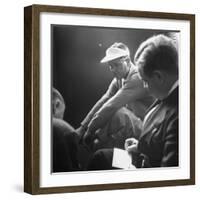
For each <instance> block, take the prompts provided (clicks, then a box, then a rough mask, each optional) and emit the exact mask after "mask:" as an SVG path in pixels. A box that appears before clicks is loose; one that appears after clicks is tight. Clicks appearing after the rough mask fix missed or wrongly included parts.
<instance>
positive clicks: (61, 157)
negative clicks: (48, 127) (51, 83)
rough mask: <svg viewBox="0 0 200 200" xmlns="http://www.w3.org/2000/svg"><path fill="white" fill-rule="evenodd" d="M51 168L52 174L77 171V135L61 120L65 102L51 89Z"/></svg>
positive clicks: (56, 91)
mask: <svg viewBox="0 0 200 200" xmlns="http://www.w3.org/2000/svg"><path fill="white" fill-rule="evenodd" d="M52 97H53V99H52V110H53V111H52V114H53V117H52V127H53V168H52V172H66V171H74V170H79V163H78V159H77V151H78V149H77V138H76V137H77V135H76V134H75V130H74V128H73V127H72V126H70V125H69V124H68V123H67V122H65V121H64V120H63V116H64V111H65V102H64V99H63V97H62V96H61V94H60V93H59V92H58V90H56V89H55V88H53V96H52Z"/></svg>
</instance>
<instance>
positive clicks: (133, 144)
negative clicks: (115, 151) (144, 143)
mask: <svg viewBox="0 0 200 200" xmlns="http://www.w3.org/2000/svg"><path fill="white" fill-rule="evenodd" d="M124 148H125V150H126V151H128V152H129V153H138V140H136V139H135V138H128V139H126V141H125V144H124Z"/></svg>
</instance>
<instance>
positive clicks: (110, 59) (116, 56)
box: [100, 55, 125, 63]
mask: <svg viewBox="0 0 200 200" xmlns="http://www.w3.org/2000/svg"><path fill="white" fill-rule="evenodd" d="M123 56H125V55H120V56H119V55H115V56H105V57H104V58H103V59H102V60H101V61H100V62H101V63H107V62H110V61H112V60H115V59H117V58H121V57H123Z"/></svg>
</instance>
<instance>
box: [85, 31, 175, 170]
mask: <svg viewBox="0 0 200 200" xmlns="http://www.w3.org/2000/svg"><path fill="white" fill-rule="evenodd" d="M134 61H135V64H136V65H137V67H138V71H139V75H140V78H141V80H142V81H143V83H144V86H145V87H146V88H148V90H149V92H150V93H151V94H152V95H153V96H154V97H155V98H157V101H156V102H155V103H154V104H153V105H152V106H151V108H150V109H149V112H148V113H147V115H146V116H145V118H144V121H143V128H142V133H141V135H140V137H139V139H135V138H129V139H127V140H126V142H125V149H126V150H127V151H128V152H130V153H132V155H133V157H134V162H133V163H134V165H135V166H136V167H171V166H178V164H179V162H178V52H177V49H176V46H175V44H174V41H173V40H172V39H170V38H168V37H166V36H164V35H157V36H153V37H151V38H149V39H147V40H146V41H144V42H143V43H142V44H141V45H140V47H139V48H138V50H137V52H136V54H135V59H134ZM133 92H134V91H133ZM112 157H113V150H112V149H104V150H99V151H97V152H96V153H95V154H94V156H93V158H92V159H91V162H90V163H89V166H88V169H89V170H101V169H111V168H112Z"/></svg>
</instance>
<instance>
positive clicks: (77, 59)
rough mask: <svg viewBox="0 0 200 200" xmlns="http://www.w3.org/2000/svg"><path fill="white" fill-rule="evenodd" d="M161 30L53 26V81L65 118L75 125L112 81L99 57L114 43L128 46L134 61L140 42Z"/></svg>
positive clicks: (76, 125)
mask: <svg viewBox="0 0 200 200" xmlns="http://www.w3.org/2000/svg"><path fill="white" fill-rule="evenodd" d="M158 33H166V34H167V32H165V31H162V30H144V29H119V28H104V27H100V28H99V27H87V26H84V27H81V26H68V25H52V83H53V87H55V88H56V89H58V90H59V91H60V93H61V94H62V96H63V97H64V100H65V103H66V112H65V116H64V120H66V121H67V122H69V123H70V124H71V125H72V126H73V127H74V128H78V127H79V125H80V123H81V121H82V120H83V119H84V117H85V116H86V115H87V113H88V112H89V110H90V109H91V108H92V106H93V105H94V104H95V102H96V101H97V100H98V99H99V98H100V97H101V96H102V95H103V94H104V92H105V91H106V90H107V87H108V86H109V83H110V82H111V80H112V78H113V77H112V74H111V72H110V71H109V67H108V66H106V64H101V63H100V60H101V59H102V58H103V57H104V56H105V51H106V49H107V48H108V47H109V46H110V45H112V44H113V43H114V42H123V43H125V44H126V45H128V47H129V49H130V53H131V58H132V60H133V58H134V54H135V52H136V50H137V48H138V46H139V44H140V43H141V42H142V41H144V40H145V39H147V38H148V37H150V36H152V35H155V34H158Z"/></svg>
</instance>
